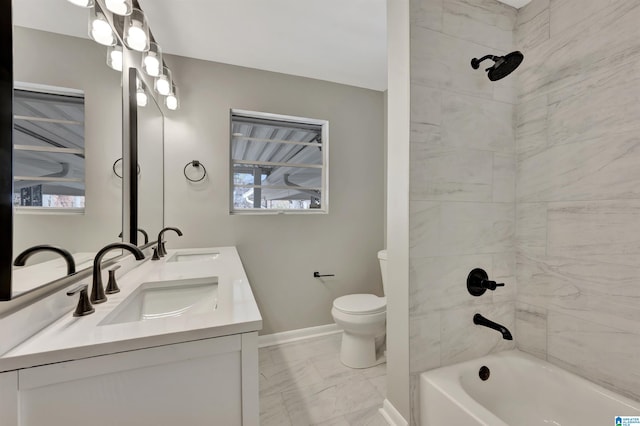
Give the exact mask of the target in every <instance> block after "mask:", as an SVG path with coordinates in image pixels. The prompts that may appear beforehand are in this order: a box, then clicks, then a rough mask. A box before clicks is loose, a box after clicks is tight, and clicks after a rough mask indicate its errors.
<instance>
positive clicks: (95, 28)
mask: <svg viewBox="0 0 640 426" xmlns="http://www.w3.org/2000/svg"><path fill="white" fill-rule="evenodd" d="M90 35H91V38H92V39H93V40H95V41H96V42H97V43H100V44H103V45H105V46H113V45H114V44H116V38H115V36H114V35H113V30H112V29H111V25H109V23H108V22H107V21H105V20H103V19H100V17H97V18H95V19H94V20H93V21H91V32H90Z"/></svg>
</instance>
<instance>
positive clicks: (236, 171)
mask: <svg viewBox="0 0 640 426" xmlns="http://www.w3.org/2000/svg"><path fill="white" fill-rule="evenodd" d="M328 126H329V123H328V122H327V121H326V120H316V119H309V118H302V117H292V116H285V115H277V114H268V113H261V112H252V111H242V110H235V109H234V110H231V201H230V202H231V209H230V210H231V213H274V212H275V213H303V212H316V213H326V212H327V207H328V206H327V200H328V197H327V181H328V179H327V173H328V164H327V163H328V161H327V160H328V156H327V147H328V145H327V144H328V133H329V130H328Z"/></svg>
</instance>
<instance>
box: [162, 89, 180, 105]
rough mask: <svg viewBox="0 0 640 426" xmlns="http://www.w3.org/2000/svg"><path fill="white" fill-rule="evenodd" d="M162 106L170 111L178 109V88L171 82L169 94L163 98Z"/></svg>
mask: <svg viewBox="0 0 640 426" xmlns="http://www.w3.org/2000/svg"><path fill="white" fill-rule="evenodd" d="M164 104H165V105H166V107H167V108H168V109H170V110H171V111H175V110H177V109H178V108H180V98H179V95H178V87H176V85H175V84H174V83H173V82H171V92H169V94H168V95H167V97H166V98H164Z"/></svg>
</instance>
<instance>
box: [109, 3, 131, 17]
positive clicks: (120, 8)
mask: <svg viewBox="0 0 640 426" xmlns="http://www.w3.org/2000/svg"><path fill="white" fill-rule="evenodd" d="M105 6H107V9H109V10H110V11H111V12H113V13H115V14H116V15H121V16H126V15H131V10H132V9H133V5H132V4H131V0H105Z"/></svg>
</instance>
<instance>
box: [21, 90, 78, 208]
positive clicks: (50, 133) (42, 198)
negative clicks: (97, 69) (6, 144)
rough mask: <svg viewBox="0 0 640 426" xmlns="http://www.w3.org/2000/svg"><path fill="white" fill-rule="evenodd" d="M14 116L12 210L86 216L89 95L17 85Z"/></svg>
mask: <svg viewBox="0 0 640 426" xmlns="http://www.w3.org/2000/svg"><path fill="white" fill-rule="evenodd" d="M13 112H14V116H13V130H14V131H13V175H14V176H13V205H14V206H15V207H16V208H17V209H18V210H34V211H44V210H48V209H52V210H55V211H64V210H70V211H74V212H78V211H83V210H84V202H85V182H84V181H85V178H84V176H85V151H84V148H85V147H84V93H83V92H81V91H78V90H73V89H63V88H57V87H48V86H46V87H45V86H40V85H30V84H25V83H16V86H15V88H14V92H13Z"/></svg>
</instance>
